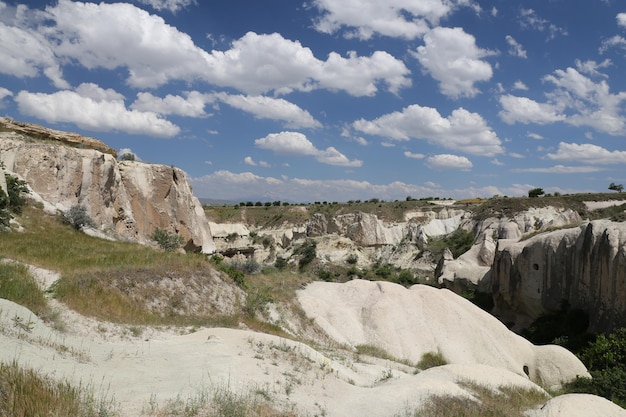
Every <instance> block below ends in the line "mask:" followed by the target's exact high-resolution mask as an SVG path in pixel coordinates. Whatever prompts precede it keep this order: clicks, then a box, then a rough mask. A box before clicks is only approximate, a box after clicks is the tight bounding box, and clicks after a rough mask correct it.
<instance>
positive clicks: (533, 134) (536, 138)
mask: <svg viewBox="0 0 626 417" xmlns="http://www.w3.org/2000/svg"><path fill="white" fill-rule="evenodd" d="M526 136H528V137H529V138H531V139H535V140H542V139H544V137H543V136H541V135H540V134H539V133H534V132H528V133H527V134H526Z"/></svg>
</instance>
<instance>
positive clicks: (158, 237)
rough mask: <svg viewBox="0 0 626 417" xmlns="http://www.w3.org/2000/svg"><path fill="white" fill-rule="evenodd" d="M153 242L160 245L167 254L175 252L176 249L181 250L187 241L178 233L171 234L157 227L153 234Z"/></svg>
mask: <svg viewBox="0 0 626 417" xmlns="http://www.w3.org/2000/svg"><path fill="white" fill-rule="evenodd" d="M152 240H154V241H155V242H156V243H158V244H159V246H160V247H161V249H164V250H166V251H167V252H174V251H175V250H176V249H178V248H180V246H181V245H182V244H183V242H184V240H185V239H184V238H183V237H182V236H179V235H177V234H176V233H170V232H168V231H167V230H163V229H159V228H158V227H157V228H156V229H155V230H154V233H152Z"/></svg>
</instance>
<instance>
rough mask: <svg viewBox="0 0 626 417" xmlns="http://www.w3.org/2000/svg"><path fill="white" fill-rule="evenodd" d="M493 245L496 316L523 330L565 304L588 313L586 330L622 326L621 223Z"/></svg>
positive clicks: (624, 257)
mask: <svg viewBox="0 0 626 417" xmlns="http://www.w3.org/2000/svg"><path fill="white" fill-rule="evenodd" d="M498 245H499V247H498V251H497V253H496V256H495V259H494V263H493V268H492V280H493V281H492V292H493V295H494V302H495V310H494V313H495V314H496V315H498V316H500V317H503V318H504V320H506V321H512V322H515V323H516V325H517V326H520V327H523V326H524V325H525V324H527V323H528V322H529V321H530V320H532V319H534V318H537V317H538V316H539V315H541V314H542V313H544V312H547V311H557V310H559V309H560V308H561V306H562V304H563V302H567V303H568V304H569V306H570V307H572V308H579V309H582V310H584V311H586V312H588V313H589V319H590V323H589V330H590V331H592V332H601V331H605V330H610V329H613V328H615V327H618V326H624V325H626V224H624V223H616V222H611V221H608V220H597V221H592V222H589V223H585V224H583V225H582V226H580V227H576V228H571V229H564V230H558V231H553V232H550V233H545V234H541V235H537V236H535V237H532V238H530V239H528V240H525V241H521V242H512V241H500V242H499V243H498Z"/></svg>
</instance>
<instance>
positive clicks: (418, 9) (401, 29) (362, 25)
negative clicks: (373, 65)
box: [312, 0, 474, 40]
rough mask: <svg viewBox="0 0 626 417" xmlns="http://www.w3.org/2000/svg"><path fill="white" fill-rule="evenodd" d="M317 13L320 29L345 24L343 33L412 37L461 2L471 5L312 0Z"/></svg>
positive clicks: (431, 1)
mask: <svg viewBox="0 0 626 417" xmlns="http://www.w3.org/2000/svg"><path fill="white" fill-rule="evenodd" d="M312 4H313V6H314V7H316V8H317V9H318V10H319V11H320V12H321V13H322V15H321V17H320V18H319V19H317V21H316V22H315V28H316V29H317V30H318V31H320V32H323V33H331V34H332V33H335V32H337V31H339V30H341V29H342V28H347V31H346V33H345V35H346V36H347V37H358V38H360V39H363V40H365V39H369V38H371V37H372V36H373V35H374V34H379V35H383V36H390V37H396V38H404V39H415V38H417V37H419V36H421V35H423V34H424V33H426V32H427V31H428V29H429V28H430V27H432V26H436V25H438V24H439V21H440V20H441V19H442V18H445V17H446V16H448V15H450V14H451V13H452V12H453V11H455V10H456V9H458V8H459V7H461V6H474V4H473V2H472V1H470V0H451V1H446V0H429V1H414V0H396V1H393V2H384V1H378V0H361V1H345V0H314V1H313V3H312Z"/></svg>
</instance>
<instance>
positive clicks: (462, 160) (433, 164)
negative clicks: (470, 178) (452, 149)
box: [426, 154, 473, 171]
mask: <svg viewBox="0 0 626 417" xmlns="http://www.w3.org/2000/svg"><path fill="white" fill-rule="evenodd" d="M426 165H427V166H428V167H429V168H431V169H436V170H443V169H459V170H462V171H469V170H470V169H472V167H473V165H472V162H471V161H470V160H469V159H467V158H466V157H464V156H458V155H450V154H441V155H433V156H430V157H428V159H426Z"/></svg>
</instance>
